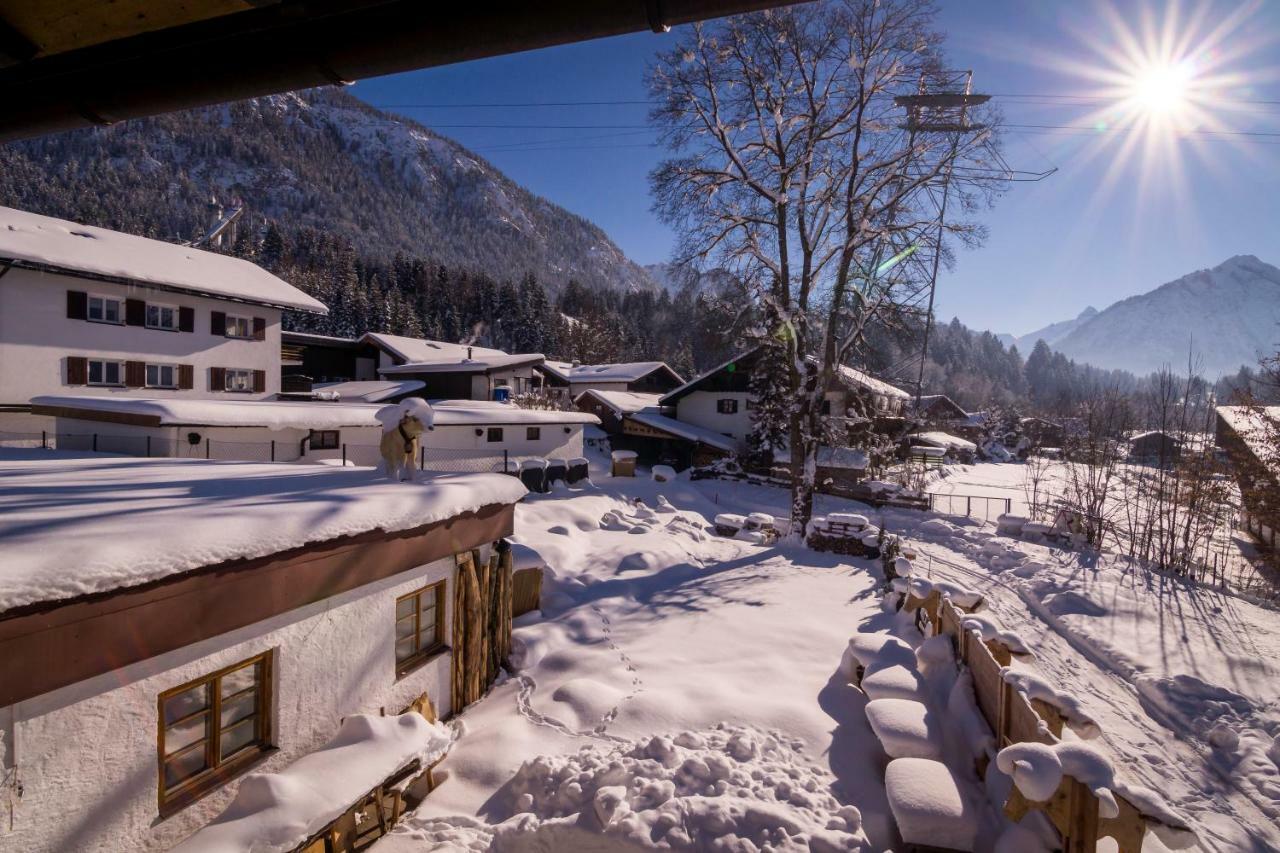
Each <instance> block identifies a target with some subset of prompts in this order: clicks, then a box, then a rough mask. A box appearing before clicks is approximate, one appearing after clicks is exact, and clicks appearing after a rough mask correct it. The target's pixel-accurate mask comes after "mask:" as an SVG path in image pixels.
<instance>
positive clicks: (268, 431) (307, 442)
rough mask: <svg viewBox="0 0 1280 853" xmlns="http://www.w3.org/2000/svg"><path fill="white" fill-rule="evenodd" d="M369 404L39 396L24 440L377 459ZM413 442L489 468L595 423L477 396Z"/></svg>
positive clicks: (177, 453) (158, 450) (579, 447)
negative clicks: (41, 430)
mask: <svg viewBox="0 0 1280 853" xmlns="http://www.w3.org/2000/svg"><path fill="white" fill-rule="evenodd" d="M382 408H383V406H382V405H381V404H375V403H356V402H342V401H333V402H331V401H324V400H316V401H310V402H298V401H235V400H154V399H152V400H148V399H137V398H134V399H111V398H100V397H59V396H52V395H50V396H41V397H36V398H35V399H34V400H33V401H32V407H31V409H32V413H33V414H35V415H39V416H43V417H45V418H47V419H48V420H49V421H50V423H51V426H50V429H49V430H48V432H47V434H45V435H43V436H35V437H33V438H32V439H31V440H29V441H28V444H31V445H35V446H41V445H43V446H46V447H55V446H56V447H58V448H60V449H64V450H65V449H73V450H90V451H92V450H96V451H98V452H105V453H121V454H126V455H130V456H147V457H179V458H195V459H223V460H245V461H259V462H317V461H328V462H341V463H343V464H347V465H360V466H377V465H379V464H381V453H380V451H379V448H378V445H379V442H380V441H381V437H382V424H381V423H380V422H379V421H378V419H377V413H378V412H379V410H381V409H382ZM433 408H434V414H435V423H434V426H433V428H432V429H431V431H429V432H427V433H425V434H423V436H422V437H421V438H420V445H421V450H420V457H421V458H420V466H421V468H422V469H423V470H427V471H495V470H502V466H503V463H504V462H507V463H511V462H519V461H522V460H524V459H531V458H541V459H561V460H570V459H575V458H578V457H581V456H582V454H583V430H584V428H585V427H587V426H590V425H594V424H596V423H597V422H598V421H597V419H596V418H595V417H594V416H593V415H590V414H587V413H584V412H579V411H569V412H564V411H546V410H540V409H521V408H517V407H516V406H511V405H508V404H504V403H493V402H485V401H478V400H445V401H436V403H435V405H434V407H433Z"/></svg>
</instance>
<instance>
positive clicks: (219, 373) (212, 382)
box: [209, 367, 227, 391]
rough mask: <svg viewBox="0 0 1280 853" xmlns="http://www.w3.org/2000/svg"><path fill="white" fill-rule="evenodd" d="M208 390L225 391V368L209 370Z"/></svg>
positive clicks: (211, 368)
mask: <svg viewBox="0 0 1280 853" xmlns="http://www.w3.org/2000/svg"><path fill="white" fill-rule="evenodd" d="M209 390H210V391H225V390H227V369H226V368H225V367H210V368H209Z"/></svg>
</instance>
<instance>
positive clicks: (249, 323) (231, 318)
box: [222, 314, 254, 341]
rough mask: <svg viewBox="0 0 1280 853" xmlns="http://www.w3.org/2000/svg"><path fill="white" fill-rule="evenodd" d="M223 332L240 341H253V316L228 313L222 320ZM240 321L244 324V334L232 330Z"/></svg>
mask: <svg viewBox="0 0 1280 853" xmlns="http://www.w3.org/2000/svg"><path fill="white" fill-rule="evenodd" d="M222 323H223V326H222V334H223V335H225V336H226V337H228V338H234V339H235V340H238V341H251V340H254V337H253V318H252V317H250V316H249V315H248V314H227V315H225V316H224V317H223V320H222ZM240 323H243V324H244V334H243V335H241V334H238V333H236V332H233V331H232V328H233V327H234V326H236V325H238V324H240Z"/></svg>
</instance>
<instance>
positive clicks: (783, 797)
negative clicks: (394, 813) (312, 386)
mask: <svg viewBox="0 0 1280 853" xmlns="http://www.w3.org/2000/svg"><path fill="white" fill-rule="evenodd" d="M597 483H598V488H596V489H590V490H586V491H582V492H575V493H567V492H561V493H558V494H553V495H548V496H530V497H529V498H528V499H526V501H525V502H524V503H522V504H521V505H519V506H518V507H517V520H516V529H517V533H518V538H519V539H520V540H521V542H522V543H523V544H525V545H528V546H529V547H531V548H533V549H535V550H536V551H537V552H538V553H539V554H541V555H542V557H543V558H544V559H545V560H546V562H547V564H548V566H549V567H550V570H549V574H550V575H552V577H549V578H548V579H547V580H546V582H545V583H544V586H543V595H544V598H543V612H542V613H541V614H539V613H533V614H529V615H527V616H525V617H522V618H521V619H520V620H518V625H517V628H516V631H515V643H514V645H515V653H514V655H513V656H514V658H515V660H514V662H515V664H516V665H517V667H516V672H515V673H514V674H513V676H512V677H511V678H510V679H508V680H506V681H505V682H504V683H501V684H499V685H497V686H496V687H495V688H494V689H493V690H492V691H491V692H490V694H489V695H488V696H486V697H485V699H483V700H482V701H481V702H480V703H478V704H477V705H475V706H473V707H472V708H469V709H468V710H467V711H466V712H465V713H464V714H462V715H461V717H460V720H461V722H462V724H463V726H464V729H465V733H464V735H463V736H462V737H461V739H460V740H459V741H458V743H457V744H456V745H455V747H454V750H453V752H452V753H451V754H450V755H449V757H448V758H447V759H446V761H445V762H444V764H443V765H442V768H441V770H442V772H441V773H440V775H441V776H444V777H446V778H445V781H444V782H443V784H442V785H441V786H440V787H439V788H438V789H437V790H436V791H435V792H433V793H432V795H431V796H430V797H429V798H428V799H427V801H426V802H425V803H424V804H423V805H422V806H421V807H420V808H419V809H418V811H417V812H416V813H415V814H414V815H412V816H410V817H409V818H408V819H406V821H405V822H404V823H402V825H401V826H400V827H399V828H398V829H397V830H396V831H395V832H394V833H393V834H392V835H391V836H389V837H388V838H386V839H384V840H383V841H381V842H379V844H378V846H377V850H378V851H379V853H405V851H419V850H423V849H496V850H613V849H639V848H641V847H651V846H667V847H671V848H674V849H743V850H750V849H760V848H764V847H765V846H766V845H767V846H770V847H772V848H773V849H833V850H834V849H867V850H884V849H886V848H888V847H890V846H892V845H893V844H895V836H894V831H893V827H892V822H891V820H890V819H889V816H888V808H887V802H886V798H885V792H884V787H883V784H884V783H883V768H884V765H885V761H886V759H885V757H884V754H883V751H882V749H881V746H880V743H879V741H878V740H877V739H876V737H875V736H874V734H873V733H872V732H871V730H870V729H869V727H868V725H867V722H866V717H865V713H864V708H865V706H866V699H865V697H864V696H863V694H862V693H861V692H860V691H859V690H858V689H856V688H854V687H852V686H850V685H849V684H847V683H846V681H845V679H844V678H843V677H842V676H841V675H840V674H839V673H838V671H837V670H838V666H839V663H840V660H841V654H842V652H843V650H844V649H845V646H846V644H847V642H848V639H849V637H850V636H851V635H852V634H854V633H857V632H866V631H872V630H885V629H889V628H891V627H892V626H893V625H894V624H895V621H896V620H895V616H894V614H892V613H888V612H885V611H884V610H883V609H882V608H881V602H880V598H879V594H878V592H877V587H878V584H879V580H880V574H879V570H878V567H877V566H876V565H875V564H873V563H871V562H868V561H864V560H856V559H852V560H851V559H848V558H843V557H835V556H833V555H827V554H819V553H814V552H812V551H809V550H807V549H805V548H803V547H800V546H797V545H777V546H758V545H753V544H749V543H746V542H741V541H736V540H729V539H723V538H718V537H715V536H714V535H712V534H710V533H708V532H707V529H706V528H707V522H708V521H709V520H710V519H711V518H712V517H713V516H714V515H715V514H717V513H721V512H736V513H743V514H745V513H747V512H750V511H765V512H773V513H775V514H784V508H785V506H786V503H787V496H786V494H785V492H783V491H781V490H779V489H774V488H769V487H762V486H751V485H746V484H741V483H728V482H723V481H714V480H712V481H699V482H697V483H690V482H688V481H687V480H685V479H683V478H681V479H679V480H677V481H675V482H669V483H661V484H658V483H653V482H651V481H648V480H645V479H639V478H638V479H635V480H631V479H612V478H608V477H599V478H598V479H597ZM637 498H638V499H640V501H642V505H639V506H638V505H636V504H635V503H634V501H635V499H637ZM836 509H845V510H855V511H857V510H858V509H860V507H859V505H857V504H854V503H851V502H848V501H842V500H839V499H834V498H827V497H822V498H820V499H819V511H820V512H827V511H832V510H836ZM861 509H862V511H864V512H865V513H866V514H867V515H869V516H870V517H871V520H872V522H873V523H876V524H882V525H883V526H885V527H886V528H887V529H888V530H890V531H893V532H897V533H901V534H903V535H904V536H905V537H906V538H907V540H908V541H909V543H910V544H912V545H913V546H914V547H915V548H916V549H917V550H918V552H919V554H920V557H919V559H918V560H917V561H916V567H917V570H918V571H919V572H920V573H922V574H926V575H932V576H933V577H935V578H938V579H946V580H951V581H954V582H956V583H959V584H963V585H965V586H968V587H975V588H978V589H980V590H981V591H982V592H983V593H984V595H986V597H987V599H988V601H989V606H990V610H991V613H992V614H993V615H994V616H995V617H996V618H997V619H999V620H1000V621H1001V622H1002V623H1003V624H1004V626H1005V627H1007V628H1010V629H1012V630H1014V631H1016V632H1017V633H1018V634H1020V635H1021V636H1022V637H1023V638H1024V639H1026V640H1027V641H1028V642H1030V643H1031V644H1032V645H1033V646H1034V648H1035V651H1036V654H1037V659H1036V661H1035V662H1034V664H1033V666H1034V667H1035V668H1037V669H1038V670H1039V671H1040V674H1041V675H1042V676H1044V677H1045V678H1046V679H1048V680H1049V681H1050V682H1052V683H1053V684H1054V685H1055V686H1056V687H1057V688H1058V689H1059V690H1061V691H1064V692H1066V693H1070V694H1073V695H1074V696H1075V697H1076V699H1077V700H1078V702H1079V703H1080V706H1081V707H1082V709H1083V711H1084V712H1085V713H1087V714H1088V715H1089V716H1090V717H1092V718H1093V719H1095V720H1097V721H1098V723H1099V724H1100V726H1101V729H1102V733H1101V739H1100V741H1098V743H1100V744H1101V745H1102V747H1103V748H1104V750H1106V751H1108V752H1109V753H1110V755H1111V757H1112V760H1113V761H1114V763H1115V769H1116V774H1117V776H1118V777H1119V778H1120V779H1121V780H1122V781H1123V782H1124V783H1126V784H1130V785H1140V786H1145V787H1147V788H1151V789H1153V790H1156V791H1159V792H1161V794H1162V795H1164V796H1165V797H1166V798H1167V800H1168V801H1169V804H1170V805H1171V806H1172V807H1173V808H1174V809H1176V810H1178V811H1180V812H1181V813H1182V814H1183V815H1185V816H1186V817H1187V818H1188V819H1189V820H1190V821H1191V823H1192V824H1193V825H1194V827H1195V829H1196V830H1197V832H1198V834H1199V837H1200V842H1201V845H1202V848H1203V849H1206V850H1259V851H1261V850H1275V849H1280V829H1278V828H1277V822H1278V820H1280V768H1278V767H1277V763H1278V762H1280V741H1277V740H1276V738H1277V737H1278V736H1280V614H1278V613H1276V612H1275V611H1271V610H1266V609H1264V608H1261V607H1258V606H1255V605H1253V604H1249V603H1248V602H1246V601H1243V600H1241V599H1237V598H1233V597H1231V596H1229V595H1225V594H1222V593H1216V592H1210V591H1207V590H1205V589H1203V588H1198V587H1192V586H1186V585H1183V584H1181V583H1179V582H1175V581H1171V580H1169V579H1166V578H1163V577H1160V576H1158V575H1143V574H1138V573H1133V572H1128V573H1122V572H1121V571H1119V570H1118V569H1115V568H1113V567H1112V566H1110V565H1109V564H1108V563H1107V562H1106V561H1097V560H1093V561H1091V560H1088V559H1083V558H1081V557H1079V555H1075V554H1072V553H1069V552H1065V551H1061V550H1051V549H1049V548H1048V547H1045V546H1039V545H1029V544H1025V543H1019V542H1014V541H1012V540H1006V539H1000V538H999V537H996V536H995V534H994V531H993V530H992V528H991V527H990V526H988V527H986V528H983V527H981V526H980V525H978V524H977V523H968V524H966V525H964V526H960V525H956V524H952V523H950V522H947V521H941V520H939V519H938V518H937V517H936V516H930V515H928V514H925V513H917V512H912V511H906V510H894V511H889V512H887V513H882V512H879V511H874V510H866V509H865V508H861ZM747 842H750V844H748V843H747ZM993 842H994V839H991V838H987V839H979V848H978V849H980V850H988V849H991V844H992V843H993ZM751 845H754V846H751ZM1145 849H1147V850H1150V851H1158V850H1161V849H1163V848H1162V847H1161V846H1160V843H1159V841H1158V840H1156V839H1154V838H1153V837H1151V836H1149V840H1148V844H1147V847H1146V848H1145Z"/></svg>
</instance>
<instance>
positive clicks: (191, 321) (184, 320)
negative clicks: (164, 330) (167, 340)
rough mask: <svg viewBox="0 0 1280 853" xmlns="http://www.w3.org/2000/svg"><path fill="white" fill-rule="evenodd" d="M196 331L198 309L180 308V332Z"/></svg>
mask: <svg viewBox="0 0 1280 853" xmlns="http://www.w3.org/2000/svg"><path fill="white" fill-rule="evenodd" d="M195 330H196V309H194V308H188V307H186V306H185V305H183V306H179V308H178V331H179V332H194V331H195Z"/></svg>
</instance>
